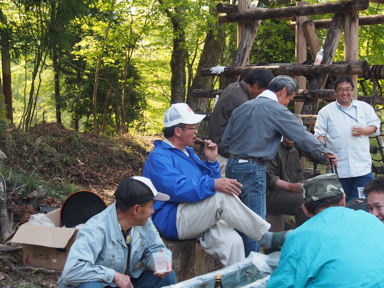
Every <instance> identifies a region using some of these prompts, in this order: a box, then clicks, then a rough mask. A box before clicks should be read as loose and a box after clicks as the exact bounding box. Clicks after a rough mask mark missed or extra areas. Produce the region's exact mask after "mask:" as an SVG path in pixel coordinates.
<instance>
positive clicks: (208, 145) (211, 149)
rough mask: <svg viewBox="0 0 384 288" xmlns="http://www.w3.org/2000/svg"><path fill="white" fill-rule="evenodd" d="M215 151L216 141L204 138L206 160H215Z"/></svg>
mask: <svg viewBox="0 0 384 288" xmlns="http://www.w3.org/2000/svg"><path fill="white" fill-rule="evenodd" d="M217 151H218V149H217V145H216V143H213V142H212V140H204V154H205V158H207V160H208V161H211V162H214V161H216V157H217Z"/></svg>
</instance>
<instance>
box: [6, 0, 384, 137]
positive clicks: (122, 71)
mask: <svg viewBox="0 0 384 288" xmlns="http://www.w3.org/2000/svg"><path fill="white" fill-rule="evenodd" d="M320 2H324V1H308V3H309V4H314V3H320ZM216 4H217V2H215V1H210V0H194V1H192V0H104V1H97V0H83V1H78V0H66V1H55V0H45V1H38V0H1V2H0V9H1V10H0V16H1V23H2V24H1V26H0V27H1V29H0V33H1V53H2V64H3V65H2V67H3V68H2V71H3V74H2V76H3V77H2V79H0V80H2V84H3V85H0V87H3V86H4V88H6V87H5V86H6V85H7V83H10V84H9V85H11V92H12V111H13V119H12V121H13V123H14V124H15V125H16V127H17V128H20V129H25V130H28V129H29V128H30V127H32V126H34V125H35V124H37V123H42V122H57V123H63V124H64V126H65V127H66V128H68V129H75V130H79V131H88V132H91V131H93V132H96V133H100V134H101V133H105V134H106V135H110V136H112V135H116V134H120V133H122V132H127V131H129V132H130V133H141V134H156V133H159V132H161V129H162V115H163V113H164V111H165V110H166V109H167V108H168V107H169V106H170V104H171V103H176V102H186V103H188V104H189V105H190V106H191V108H192V109H193V110H194V111H198V112H207V111H210V110H211V109H212V100H211V99H197V98H195V99H193V98H192V97H191V92H192V90H193V89H213V88H218V87H219V85H220V80H221V79H220V77H201V76H200V73H199V70H200V68H202V67H212V66H216V65H230V64H231V62H232V59H233V57H234V54H235V53H236V46H237V39H236V37H237V35H236V31H237V30H236V23H234V24H224V25H220V24H218V21H217V12H215V6H216ZM232 4H236V3H235V2H234V3H232ZM251 5H252V6H259V7H280V6H290V5H295V3H294V2H290V1H288V0H285V1H284V0H279V1H278V2H275V1H271V0H262V1H258V2H253V3H251ZM382 13H383V7H382V6H381V5H380V4H375V3H370V7H369V9H368V10H366V11H361V12H360V13H359V15H360V16H362V15H377V14H382ZM331 17H332V15H318V16H311V19H319V18H331ZM294 33H295V32H294V31H292V30H290V29H289V21H285V20H265V21H263V22H262V24H261V26H260V29H259V32H258V34H257V36H256V39H255V42H254V45H253V47H252V50H251V53H250V63H255V64H257V63H261V62H267V63H290V62H294V61H295V38H294V37H295V34H294ZM317 33H318V36H319V40H320V44H322V43H323V41H324V39H325V36H326V33H327V31H326V30H317ZM383 34H384V31H383V29H382V25H374V26H360V28H359V60H366V61H368V64H369V65H375V64H383V63H384V56H383V53H382V47H384V46H383V41H384V37H383V36H384V35H383ZM340 43H343V39H341V42H340ZM343 49H344V48H343V45H342V44H340V45H339V48H338V51H337V53H336V56H335V60H343ZM308 59H311V57H310V54H308ZM7 61H9V67H10V73H8V74H9V75H7V73H6V72H7V71H6V68H4V67H5V66H4V64H5V63H7ZM4 71H5V73H4ZM364 85H365V89H366V90H367V92H368V95H370V94H369V92H370V91H371V89H372V88H371V84H370V83H369V81H365V84H364ZM5 90H6V89H4V91H3V89H0V97H1V99H0V103H1V105H0V119H1V120H0V121H2V122H1V123H0V124H6V123H7V122H8V123H9V119H8V120H7V119H6V109H5V107H6V106H5V105H4V104H5V102H4V93H5V94H7V93H6V91H5ZM359 90H360V94H361V91H362V90H361V87H359ZM8 98H9V97H8ZM7 101H9V99H8V100H7ZM8 103H9V102H8ZM8 107H9V105H8ZM94 115H96V117H94ZM8 118H9V117H8Z"/></svg>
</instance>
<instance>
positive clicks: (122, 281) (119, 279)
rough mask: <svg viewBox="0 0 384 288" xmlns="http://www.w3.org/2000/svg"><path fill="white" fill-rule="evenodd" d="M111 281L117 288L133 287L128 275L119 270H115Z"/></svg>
mask: <svg viewBox="0 0 384 288" xmlns="http://www.w3.org/2000/svg"><path fill="white" fill-rule="evenodd" d="M113 283H115V284H116V286H117V287H119V288H134V287H133V285H132V282H131V278H130V277H129V276H128V275H124V274H121V273H119V272H115V279H113Z"/></svg>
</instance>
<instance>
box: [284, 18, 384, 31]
mask: <svg viewBox="0 0 384 288" xmlns="http://www.w3.org/2000/svg"><path fill="white" fill-rule="evenodd" d="M312 21H313V24H314V25H315V29H328V28H329V26H330V25H331V21H332V19H320V20H312ZM379 24H384V15H369V16H359V26H366V25H379ZM295 27H296V22H291V23H290V24H289V28H290V29H291V30H295Z"/></svg>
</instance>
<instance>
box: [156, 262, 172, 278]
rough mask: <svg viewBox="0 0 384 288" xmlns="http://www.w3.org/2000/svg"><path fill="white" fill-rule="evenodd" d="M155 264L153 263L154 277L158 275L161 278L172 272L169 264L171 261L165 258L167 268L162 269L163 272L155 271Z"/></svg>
mask: <svg viewBox="0 0 384 288" xmlns="http://www.w3.org/2000/svg"><path fill="white" fill-rule="evenodd" d="M156 270H157V269H156V265H155V273H153V275H155V276H156V277H160V278H162V279H164V278H165V276H167V275H168V274H169V273H171V272H172V266H171V263H169V261H168V260H167V270H165V271H163V272H157V271H156Z"/></svg>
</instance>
